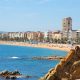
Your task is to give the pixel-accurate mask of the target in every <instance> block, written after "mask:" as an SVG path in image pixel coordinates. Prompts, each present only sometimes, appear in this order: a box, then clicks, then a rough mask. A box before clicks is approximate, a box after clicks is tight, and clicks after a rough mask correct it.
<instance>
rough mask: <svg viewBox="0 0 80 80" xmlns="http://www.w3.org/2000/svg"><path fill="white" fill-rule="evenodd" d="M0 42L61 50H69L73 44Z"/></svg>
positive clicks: (0, 42)
mask: <svg viewBox="0 0 80 80" xmlns="http://www.w3.org/2000/svg"><path fill="white" fill-rule="evenodd" d="M0 44H4V45H14V46H25V47H36V48H47V49H55V50H62V51H67V52H68V51H70V49H71V48H74V47H75V46H71V45H69V44H52V43H51V44H48V43H38V44H30V43H26V42H13V41H0Z"/></svg>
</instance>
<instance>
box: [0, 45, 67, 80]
mask: <svg viewBox="0 0 80 80" xmlns="http://www.w3.org/2000/svg"><path fill="white" fill-rule="evenodd" d="M66 53H67V52H64V51H59V50H50V49H43V48H32V47H21V46H9V45H0V71H3V70H9V71H14V70H19V71H20V73H21V74H23V75H29V76H32V77H31V78H27V79H26V78H25V79H16V80H38V79H39V78H40V77H42V76H44V75H45V74H46V73H47V72H48V70H49V69H50V68H53V67H54V66H55V65H56V64H58V63H59V61H58V60H33V59H32V57H40V56H55V55H56V56H65V55H66ZM0 80H5V79H0Z"/></svg>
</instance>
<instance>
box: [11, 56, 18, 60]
mask: <svg viewBox="0 0 80 80" xmlns="http://www.w3.org/2000/svg"><path fill="white" fill-rule="evenodd" d="M10 58H12V59H19V57H17V56H12V57H10Z"/></svg>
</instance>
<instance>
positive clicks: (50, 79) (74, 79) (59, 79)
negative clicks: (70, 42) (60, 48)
mask: <svg viewBox="0 0 80 80" xmlns="http://www.w3.org/2000/svg"><path fill="white" fill-rule="evenodd" d="M40 80H80V47H79V46H76V47H75V49H71V50H70V51H69V53H68V55H67V56H66V57H65V58H63V59H62V60H61V61H60V63H59V64H58V65H56V67H55V68H52V69H51V70H49V72H48V73H47V74H46V75H45V76H44V77H42V78H41V79H40Z"/></svg>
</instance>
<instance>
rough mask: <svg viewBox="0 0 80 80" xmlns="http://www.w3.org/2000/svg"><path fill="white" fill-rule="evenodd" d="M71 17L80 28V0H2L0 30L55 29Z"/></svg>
mask: <svg viewBox="0 0 80 80" xmlns="http://www.w3.org/2000/svg"><path fill="white" fill-rule="evenodd" d="M65 17H71V18H72V20H73V21H72V22H73V24H72V25H73V29H80V0H0V31H54V30H61V29H62V19H63V18H65Z"/></svg>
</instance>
